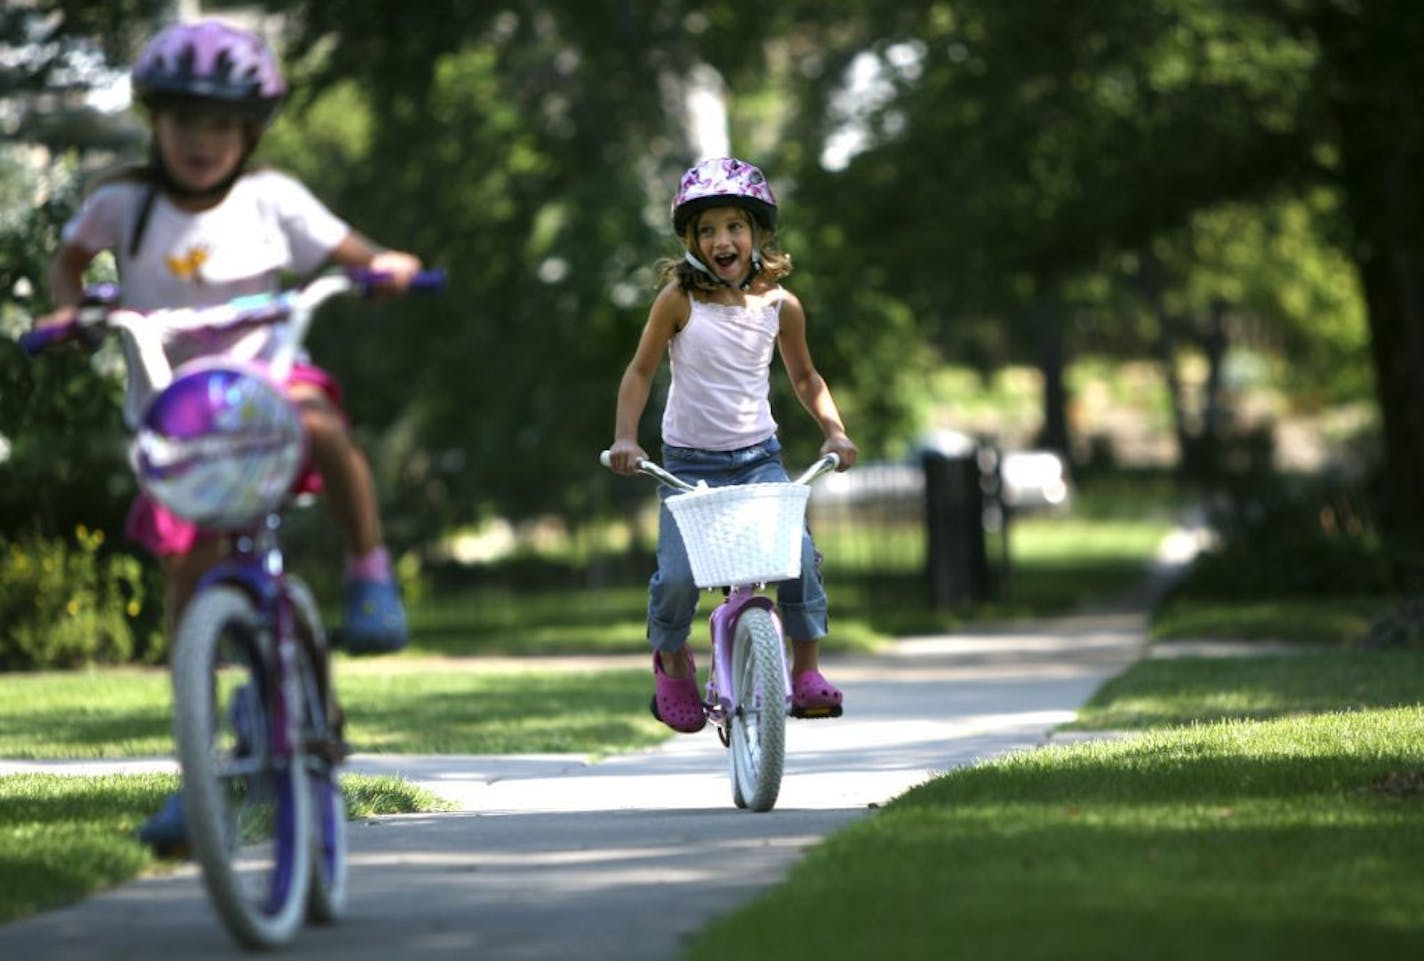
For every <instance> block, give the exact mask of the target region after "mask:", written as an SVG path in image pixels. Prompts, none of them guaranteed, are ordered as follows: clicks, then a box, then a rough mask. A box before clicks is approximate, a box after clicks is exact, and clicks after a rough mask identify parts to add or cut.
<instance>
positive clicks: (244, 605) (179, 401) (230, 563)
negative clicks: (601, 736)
mask: <svg viewBox="0 0 1424 961" xmlns="http://www.w3.org/2000/svg"><path fill="white" fill-rule="evenodd" d="M379 279H380V278H378V277H376V276H373V275H370V274H365V273H360V272H355V273H350V274H345V273H331V274H325V275H322V276H320V277H318V278H317V279H315V280H314V281H312V282H311V283H310V284H308V285H307V286H306V287H304V288H302V289H300V290H290V291H283V292H280V293H276V294H271V295H260V296H256V297H244V298H240V299H238V300H235V301H232V302H230V303H227V304H223V305H219V306H216V307H210V308H204V309H198V310H167V311H155V312H149V313H140V312H137V311H132V310H126V309H121V308H117V307H115V306H113V299H114V297H113V295H114V293H116V291H114V290H113V289H112V288H110V289H109V290H107V291H105V292H104V294H103V295H101V296H98V297H95V298H91V299H94V300H96V301H98V302H96V303H94V304H93V305H90V306H86V307H84V308H83V309H82V310H81V311H80V313H79V315H78V317H77V318H76V319H75V320H74V321H73V322H71V323H68V324H62V325H58V326H55V327H46V328H41V329H39V330H36V331H32V332H30V333H28V334H25V335H23V336H22V337H21V338H20V345H21V347H22V348H23V349H24V350H25V352H26V353H29V354H35V353H38V352H40V351H41V350H44V349H46V348H47V347H50V346H52V345H54V344H58V343H61V342H65V341H71V340H75V339H81V340H84V341H86V342H89V343H93V342H95V341H96V340H97V339H98V338H99V337H101V336H103V335H105V334H108V333H113V332H119V333H122V334H124V335H125V346H126V357H127V358H128V359H129V361H130V375H131V377H132V376H133V374H134V365H135V360H134V358H135V357H138V358H141V359H142V361H143V364H144V376H146V377H147V378H148V379H149V381H150V383H151V384H152V385H153V387H154V388H155V389H156V393H155V394H154V395H153V397H152V400H151V401H150V402H148V403H147V405H146V406H145V408H144V409H143V411H142V416H141V418H140V419H139V422H138V425H137V428H136V431H135V435H134V438H133V442H132V445H131V448H130V460H131V462H132V466H133V469H134V473H135V475H136V477H137V479H138V482H139V484H140V486H141V487H142V488H143V490H144V491H145V492H147V493H148V494H149V495H150V496H152V497H154V498H155V499H156V500H158V501H159V502H160V503H162V504H163V505H164V506H166V507H168V508H169V509H170V510H172V511H173V512H174V513H175V514H178V515H179V516H182V517H185V518H188V519H190V520H193V521H195V522H196V523H198V524H199V525H200V526H202V527H204V528H209V529H214V530H221V531H225V532H227V533H228V535H229V540H230V544H231V548H230V551H229V553H228V554H227V556H226V557H225V558H224V560H223V562H222V563H221V564H220V565H219V566H218V567H216V568H215V569H213V570H212V571H210V572H208V574H207V575H206V576H205V577H204V579H203V580H202V582H201V584H200V585H199V587H198V589H197V592H196V593H195V595H194V597H193V600H192V601H191V603H190V604H189V605H188V607H187V609H186V611H185V612H184V615H183V618H182V620H181V622H180V623H179V625H178V627H177V636H176V637H175V638H174V644H173V651H174V653H173V665H172V679H173V734H174V740H175V742H176V745H177V755H178V761H179V766H180V768H181V771H182V780H183V803H184V812H185V816H186V821H187V828H188V843H189V845H190V847H191V848H192V851H193V854H194V855H195V856H196V858H197V860H198V862H199V864H200V865H201V867H202V874H203V881H204V884H205V885H206V887H207V890H208V893H209V896H210V897H211V899H212V902H213V904H214V906H215V907H216V909H217V911H218V914H219V915H220V916H221V918H222V920H223V922H224V924H226V926H227V928H228V930H229V931H230V932H231V934H232V935H233V937H234V938H235V939H236V940H237V941H238V942H240V943H241V944H242V945H244V946H246V947H250V948H259V947H270V946H274V945H278V944H281V943H283V942H284V941H286V940H288V939H289V938H290V937H291V936H292V935H293V934H294V933H295V932H296V930H297V929H298V928H299V927H300V926H301V924H302V922H303V920H304V919H310V920H312V921H316V922H331V921H334V920H336V919H338V918H339V917H340V916H341V914H342V912H343V908H344V905H345V900H346V874H347V871H346V804H345V799H344V798H343V796H342V793H341V786H340V784H339V782H338V772H339V769H340V766H341V764H342V762H343V760H344V758H345V753H346V752H345V746H344V743H343V741H342V737H341V730H340V718H339V713H340V712H339V709H338V708H337V705H336V699H335V694H334V691H333V689H332V685H331V678H330V673H329V668H328V662H327V640H326V634H325V631H324V630H323V628H322V623H321V617H320V614H319V611H318V609H317V605H316V602H315V600H314V599H313V597H312V594H311V591H310V590H308V589H307V587H306V585H304V584H303V583H302V582H301V581H300V580H299V579H298V578H297V577H295V576H294V575H293V574H291V573H290V572H288V571H287V570H286V568H285V566H284V561H283V554H282V548H281V544H280V541H279V536H278V535H279V532H280V529H281V518H282V511H283V509H284V508H285V507H286V506H287V504H288V503H289V501H290V499H291V498H290V491H291V488H292V483H293V481H294V479H295V477H296V475H297V472H298V470H299V468H300V466H301V463H302V460H303V454H304V449H305V443H306V442H305V438H304V436H303V432H302V426H301V421H300V418H299V416H298V413H297V410H296V409H295V407H294V406H293V404H292V402H291V401H290V400H289V399H288V398H287V396H286V394H285V393H284V391H283V390H282V388H281V387H280V386H279V385H280V384H281V383H282V382H283V380H284V378H285V376H286V372H287V371H288V370H289V369H290V365H291V364H292V362H293V360H294V359H295V357H296V356H297V354H298V351H299V350H300V348H301V344H302V341H303V339H304V338H305V335H306V332H307V330H308V329H309V327H310V325H311V322H312V317H313V314H314V312H315V310H316V308H317V307H318V306H319V305H320V304H321V303H322V302H323V301H325V300H327V299H328V298H330V297H334V296H337V295H340V294H347V293H364V294H370V293H371V292H372V291H373V290H374V288H375V285H376V284H377V282H378V281H379ZM443 285H444V276H443V274H442V273H441V272H440V271H429V272H427V273H425V274H422V275H418V276H417V277H416V278H415V280H414V282H413V283H412V284H411V289H412V290H428V291H434V290H438V289H441V288H442V287H443ZM256 325H280V328H279V330H280V341H279V343H280V346H279V347H278V348H277V351H276V355H275V356H273V357H271V358H269V362H268V363H267V364H265V365H262V366H259V365H255V364H245V363H240V362H234V361H230V360H224V359H222V358H205V359H202V360H197V361H193V362H191V363H189V364H186V365H183V366H180V367H179V368H178V369H177V370H170V369H168V367H167V363H166V361H164V360H163V352H162V350H161V349H155V347H156V346H160V345H158V344H157V343H156V342H155V341H154V339H153V338H154V336H155V331H156V330H158V331H169V332H171V331H175V330H178V331H185V332H193V333H198V332H213V331H235V330H237V329H240V328H243V327H249V326H256ZM198 335H201V334H200V333H198Z"/></svg>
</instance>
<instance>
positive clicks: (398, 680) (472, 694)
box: [0, 658, 664, 758]
mask: <svg viewBox="0 0 1424 961" xmlns="http://www.w3.org/2000/svg"><path fill="white" fill-rule="evenodd" d="M537 664H538V662H537V661H531V662H530V667H531V670H527V671H490V670H482V669H480V666H479V664H478V662H455V661H451V662H441V663H436V664H422V663H421V662H409V663H407V662H405V661H403V660H401V659H399V658H397V659H383V660H360V661H350V660H346V659H338V662H337V668H336V671H337V673H336V678H337V690H338V691H339V692H340V695H341V700H342V704H343V706H344V707H345V710H346V714H347V717H348V727H347V739H348V740H349V741H351V743H352V744H353V746H354V747H355V748H356V749H357V750H361V751H374V752H379V753H411V754H440V753H461V754H470V753H472V754H509V753H543V752H549V751H569V752H574V753H588V754H601V753H607V752H610V751H620V750H629V749H633V748H637V747H643V746H646V745H649V744H654V743H657V742H658V741H660V740H662V739H663V737H664V733H663V729H662V726H661V725H659V724H658V723H657V722H656V721H655V720H654V719H653V718H652V717H651V716H650V715H649V714H648V710H647V698H648V692H649V690H650V685H649V679H648V677H647V672H646V671H641V670H624V671H612V672H599V673H587V672H584V673H567V672H561V673H540V672H537V671H535V670H532V668H534V667H535V666H536V665H537ZM171 703H172V697H171V694H170V690H169V680H168V675H167V673H166V672H164V671H158V670H150V671H144V670H111V671H86V672H81V673H58V672H46V673H37V674H8V675H0V756H3V757H10V758H123V757H144V756H168V755H171V754H172V750H173V742H172V733H171V706H170V705H171Z"/></svg>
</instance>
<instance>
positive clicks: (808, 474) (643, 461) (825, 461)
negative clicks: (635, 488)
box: [598, 450, 841, 491]
mask: <svg viewBox="0 0 1424 961" xmlns="http://www.w3.org/2000/svg"><path fill="white" fill-rule="evenodd" d="M598 462H599V463H600V464H602V465H603V466H604V467H607V468H609V469H610V470H611V469H612V467H613V452H612V451H607V450H605V451H603V452H602V453H600V454H599V455H598ZM840 462H841V459H840V455H838V454H834V453H828V454H822V455H821V456H820V457H819V458H817V460H816V461H815V463H813V464H812V465H811V466H810V467H808V468H806V470H805V471H804V472H803V473H802V474H801V476H800V477H798V478H796V479H795V480H794V481H792V482H791V483H793V484H810V483H811V482H812V481H813V480H815V479H816V478H818V477H820V476H821V475H822V474H825V473H827V472H828V471H833V470H835V469H836V468H837V467H838V466H840ZM633 467H634V469H636V470H637V471H638V473H640V474H647V475H648V476H649V477H653V478H656V479H657V480H659V481H662V482H663V483H664V484H666V485H667V486H669V487H671V488H673V489H675V490H680V491H695V490H697V487H696V486H694V485H692V484H689V483H688V482H687V481H685V480H683V479H682V478H680V477H678V476H676V475H675V474H672V473H670V472H669V471H668V470H667V469H666V468H664V467H663V466H662V465H661V464H658V463H657V462H656V461H651V460H648V459H647V458H646V457H639V458H638V460H637V461H636V462H635V463H634V464H633Z"/></svg>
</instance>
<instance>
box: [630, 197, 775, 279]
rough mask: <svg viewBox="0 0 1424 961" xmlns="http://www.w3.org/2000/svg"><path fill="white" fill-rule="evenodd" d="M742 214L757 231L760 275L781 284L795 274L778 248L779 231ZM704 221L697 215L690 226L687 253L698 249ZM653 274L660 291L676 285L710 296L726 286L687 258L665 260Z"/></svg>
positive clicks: (655, 266) (685, 234)
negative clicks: (699, 225)
mask: <svg viewBox="0 0 1424 961" xmlns="http://www.w3.org/2000/svg"><path fill="white" fill-rule="evenodd" d="M728 206H732V205H730V204H729V205H728ZM738 209H742V208H738ZM742 213H743V214H744V215H745V216H746V218H747V220H748V221H749V222H751V224H752V225H753V226H754V227H755V228H756V232H757V240H758V242H759V243H758V248H759V253H760V254H761V270H760V271H759V273H760V274H761V276H763V277H765V278H766V279H767V280H769V281H771V282H772V283H773V284H775V283H778V282H780V281H781V280H782V278H784V277H786V276H787V275H788V274H790V273H791V255H790V254H789V253H787V252H786V251H784V250H781V249H779V248H777V247H776V228H774V227H763V226H761V225H760V224H758V223H757V222H756V218H755V217H753V216H752V215H751V214H750V213H749V212H748V211H746V210H744V209H743V210H742ZM701 219H702V214H701V213H698V214H696V215H694V216H693V218H692V219H691V220H689V221H688V222H687V229H686V230H684V231H683V234H682V245H683V248H684V249H685V250H687V251H694V250H696V249H697V223H698V221H700V220H701ZM653 270H654V271H656V272H657V277H658V284H657V285H658V287H664V286H666V285H667V284H669V283H673V282H676V283H677V286H678V289H679V290H682V291H693V290H697V291H702V292H704V293H710V292H712V291H714V290H716V289H718V288H719V287H721V286H722V282H721V281H720V280H718V279H716V278H715V277H713V276H712V275H711V274H708V273H707V272H706V271H702V270H698V269H697V268H696V267H694V266H692V264H689V263H688V262H687V259H686V258H685V257H663V258H661V259H659V260H658V261H657V262H656V263H654V264H653Z"/></svg>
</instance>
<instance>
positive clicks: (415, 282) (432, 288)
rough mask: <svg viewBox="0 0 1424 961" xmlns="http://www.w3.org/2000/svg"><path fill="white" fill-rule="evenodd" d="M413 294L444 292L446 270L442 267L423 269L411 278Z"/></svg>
mask: <svg viewBox="0 0 1424 961" xmlns="http://www.w3.org/2000/svg"><path fill="white" fill-rule="evenodd" d="M410 292H411V293H412V294H443V293H444V292H445V271H444V270H443V269H441V268H438V267H437V268H435V269H434V270H422V271H421V272H420V273H418V274H416V275H415V276H414V277H412V278H410Z"/></svg>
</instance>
